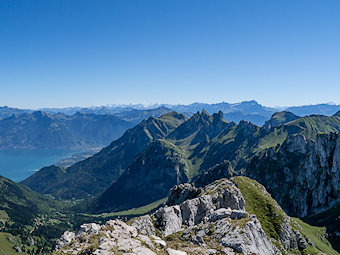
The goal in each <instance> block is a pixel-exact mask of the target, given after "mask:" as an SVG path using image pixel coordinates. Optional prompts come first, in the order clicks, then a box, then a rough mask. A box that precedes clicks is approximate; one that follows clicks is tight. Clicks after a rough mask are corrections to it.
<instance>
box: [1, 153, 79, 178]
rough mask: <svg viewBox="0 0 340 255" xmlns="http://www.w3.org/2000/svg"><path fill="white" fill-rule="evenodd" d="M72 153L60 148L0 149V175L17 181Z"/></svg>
mask: <svg viewBox="0 0 340 255" xmlns="http://www.w3.org/2000/svg"><path fill="white" fill-rule="evenodd" d="M74 153H75V151H66V150H61V149H10V150H0V175H2V176H4V177H6V178H9V179H11V180H12V181H15V182H19V181H22V180H23V179H25V178H27V177H28V176H30V175H32V174H34V172H35V171H37V170H39V169H40V168H42V167H44V166H49V165H53V164H55V163H57V162H58V161H59V160H61V159H64V158H68V157H70V156H71V155H72V154H74Z"/></svg>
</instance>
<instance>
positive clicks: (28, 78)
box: [0, 0, 340, 108]
mask: <svg viewBox="0 0 340 255" xmlns="http://www.w3.org/2000/svg"><path fill="white" fill-rule="evenodd" d="M339 13H340V1H313V0H308V1H272V0H270V1H269V0H268V1H257V0H256V1H254V0H249V1H226V0H223V1H201V0H193V1H191V0H185V1H183V0H179V1H176V0H172V1H165V0H164V1H159V0H157V1H152V0H145V1H142V0H122V1H104V0H103V1H94V0H93V1H86V0H82V1H77V0H72V1H69V0H63V1H61V0H60V1H57V0H51V1H46V0H41V1H38V0H36V1H20V0H17V1H7V0H3V1H0V105H8V106H15V107H21V108H39V107H64V106H91V105H106V104H120V103H122V104H125V103H144V104H151V103H173V104H176V103H181V104H188V103H192V102H195V101H199V102H207V103H214V102H221V101H226V102H239V101H243V100H251V99H255V100H257V101H258V102H260V103H262V104H264V105H268V106H288V105H303V104H316V103H320V102H329V101H332V102H335V103H337V104H340V15H339Z"/></svg>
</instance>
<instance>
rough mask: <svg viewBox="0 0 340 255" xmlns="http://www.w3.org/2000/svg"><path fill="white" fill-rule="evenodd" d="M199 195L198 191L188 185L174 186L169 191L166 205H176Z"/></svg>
mask: <svg viewBox="0 0 340 255" xmlns="http://www.w3.org/2000/svg"><path fill="white" fill-rule="evenodd" d="M198 195H199V189H198V188H196V187H195V186H194V185H192V184H189V183H184V184H179V185H175V186H173V187H172V188H171V189H170V192H169V196H168V201H167V205H178V204H181V203H183V202H184V201H185V200H187V199H193V198H195V197H197V196H198Z"/></svg>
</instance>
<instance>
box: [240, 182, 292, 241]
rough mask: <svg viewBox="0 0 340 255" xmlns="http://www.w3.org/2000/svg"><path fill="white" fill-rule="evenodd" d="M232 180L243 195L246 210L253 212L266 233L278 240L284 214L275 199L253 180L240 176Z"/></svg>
mask: <svg viewBox="0 0 340 255" xmlns="http://www.w3.org/2000/svg"><path fill="white" fill-rule="evenodd" d="M233 180H234V181H235V182H236V184H237V187H238V188H239V189H240V190H241V193H242V195H243V197H244V200H245V203H246V211H247V212H248V213H250V214H255V215H256V217H257V218H258V219H259V221H260V223H261V226H262V228H263V230H264V231H265V232H266V234H267V235H268V236H269V237H271V238H274V239H276V240H278V239H279V235H278V233H279V231H280V225H281V224H282V222H283V219H284V216H285V215H284V212H283V211H282V209H281V208H280V207H279V206H278V204H277V203H276V201H275V200H274V199H273V198H272V197H271V196H270V195H269V194H268V193H265V192H264V188H263V186H261V185H260V184H259V183H258V182H256V181H254V180H251V179H249V178H247V177H241V176H238V177H234V178H233Z"/></svg>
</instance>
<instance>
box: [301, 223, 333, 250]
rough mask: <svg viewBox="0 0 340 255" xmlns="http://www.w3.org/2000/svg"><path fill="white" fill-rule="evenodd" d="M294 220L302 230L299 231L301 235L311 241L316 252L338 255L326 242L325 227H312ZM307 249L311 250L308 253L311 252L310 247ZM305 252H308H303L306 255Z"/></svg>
mask: <svg viewBox="0 0 340 255" xmlns="http://www.w3.org/2000/svg"><path fill="white" fill-rule="evenodd" d="M294 220H295V221H296V222H297V223H298V224H299V225H300V226H301V227H302V230H300V231H301V234H302V235H304V236H307V237H308V238H309V239H311V240H312V241H313V243H314V244H315V246H316V248H317V249H318V250H320V251H321V252H323V253H325V254H328V255H339V253H338V252H337V251H335V250H334V249H333V248H332V246H331V245H330V243H329V242H328V240H327V239H326V238H325V233H326V228H325V227H314V226H311V225H308V224H307V223H305V222H303V221H302V220H300V219H297V218H294ZM307 249H310V250H311V251H310V252H312V248H311V247H309V248H307ZM307 252H308V250H307V251H305V253H306V254H307ZM309 254H317V253H309ZM319 254H320V253H319Z"/></svg>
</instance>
